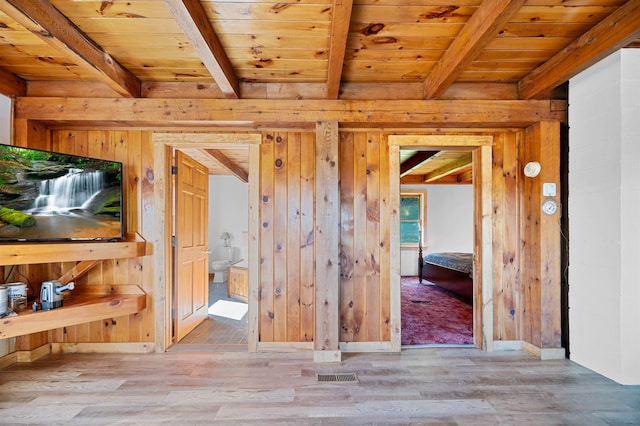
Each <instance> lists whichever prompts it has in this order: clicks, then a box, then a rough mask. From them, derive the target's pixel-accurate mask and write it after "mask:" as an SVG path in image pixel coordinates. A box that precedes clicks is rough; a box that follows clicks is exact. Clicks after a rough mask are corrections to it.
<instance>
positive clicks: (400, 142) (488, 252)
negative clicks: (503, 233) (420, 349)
mask: <svg viewBox="0 0 640 426" xmlns="http://www.w3.org/2000/svg"><path fill="white" fill-rule="evenodd" d="M493 141H494V136H493V135H486V134H473V133H471V134H462V133H455V134H449V135H443V134H439V135H428V134H405V135H389V136H388V144H389V179H390V186H391V191H390V194H389V204H390V206H392V209H398V208H399V206H400V148H401V147H403V148H406V147H410V148H425V149H426V148H441V149H444V148H449V149H471V150H473V187H474V191H473V199H474V202H473V205H474V226H473V229H474V237H473V240H474V259H473V263H474V268H473V296H474V302H473V341H474V345H475V346H476V347H477V348H481V349H483V350H487V351H492V350H493V297H492V294H493V266H492V265H493V250H492V245H493V238H492V235H493V234H492V208H491V205H492V179H493V173H492V145H493ZM390 225H391V247H390V251H391V253H390V257H391V274H390V275H391V282H390V283H389V284H390V286H391V288H390V299H391V300H390V303H391V307H390V308H391V312H390V313H391V323H392V324H394V325H396V326H393V327H391V333H392V334H391V346H392V350H394V351H400V349H401V320H400V318H401V298H400V289H401V287H400V281H401V279H400V216H399V215H398V214H392V215H391V224H390Z"/></svg>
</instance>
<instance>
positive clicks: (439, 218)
mask: <svg viewBox="0 0 640 426" xmlns="http://www.w3.org/2000/svg"><path fill="white" fill-rule="evenodd" d="M410 189H413V190H416V189H419V190H426V191H427V229H426V234H427V235H426V244H425V243H423V246H425V247H423V254H424V255H426V254H428V253H437V252H443V251H458V252H469V253H470V252H473V185H401V187H400V190H401V191H402V190H410ZM400 274H401V275H404V276H406V275H418V250H417V249H409V248H407V249H401V251H400Z"/></svg>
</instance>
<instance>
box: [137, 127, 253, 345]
mask: <svg viewBox="0 0 640 426" xmlns="http://www.w3.org/2000/svg"><path fill="white" fill-rule="evenodd" d="M261 142H262V135H261V134H260V133H168V132H167V133H153V134H152V143H153V154H154V170H153V172H152V173H153V176H152V179H151V180H152V181H153V203H154V205H153V210H154V220H155V224H156V226H155V229H154V239H153V262H154V271H155V273H156V277H155V280H154V286H153V294H154V298H153V309H154V313H153V316H154V320H155V321H154V322H155V329H154V342H155V351H156V352H165V351H166V350H167V349H168V348H169V347H170V346H171V345H172V344H173V342H172V332H171V331H172V329H171V327H172V323H173V321H172V308H173V294H172V284H173V278H172V277H173V253H172V247H171V236H172V220H173V189H174V188H173V180H172V178H171V166H172V164H173V151H174V150H175V149H180V148H194V147H196V148H213V149H215V148H224V147H230V146H238V145H248V147H249V170H250V172H249V247H248V249H249V256H248V257H249V259H248V272H249V300H248V302H249V303H248V305H249V311H248V314H247V315H248V336H247V337H248V351H249V352H257V347H258V282H259V268H260V256H259V251H258V249H259V247H260V234H259V222H260V216H259V206H260V186H259V183H260V181H259V179H260V143H261ZM142 208H143V209H144V208H145V206H142Z"/></svg>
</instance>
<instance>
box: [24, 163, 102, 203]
mask: <svg viewBox="0 0 640 426" xmlns="http://www.w3.org/2000/svg"><path fill="white" fill-rule="evenodd" d="M103 188H104V173H103V172H102V171H99V170H92V171H83V170H82V169H70V170H69V173H68V174H66V175H64V176H61V177H59V178H55V179H48V180H44V181H42V182H41V183H40V194H39V195H38V197H37V198H36V200H35V205H34V210H36V211H38V212H39V213H47V212H50V213H53V212H56V211H58V210H69V209H73V208H82V206H83V205H84V204H85V203H86V202H87V201H89V200H90V199H91V198H92V197H93V196H94V195H95V194H97V193H98V192H100V191H101V190H102V189H103Z"/></svg>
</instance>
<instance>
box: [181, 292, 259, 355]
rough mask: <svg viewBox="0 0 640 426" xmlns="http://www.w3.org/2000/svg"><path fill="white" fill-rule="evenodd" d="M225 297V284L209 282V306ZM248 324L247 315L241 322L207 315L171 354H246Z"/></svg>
mask: <svg viewBox="0 0 640 426" xmlns="http://www.w3.org/2000/svg"><path fill="white" fill-rule="evenodd" d="M218 300H233V299H230V298H228V297H227V282H226V281H225V282H221V283H214V282H213V280H211V281H209V306H211V305H213V304H214V303H215V302H216V301H218ZM248 330H249V324H248V319H247V315H245V316H244V318H243V319H241V320H234V319H229V318H224V317H217V316H212V315H209V316H208V317H207V319H206V320H205V321H204V322H203V323H202V324H200V325H199V326H197V327H196V328H195V329H194V330H193V331H192V332H191V333H189V334H187V335H186V336H185V337H184V338H183V339H182V340H181V341H180V342H179V343H178V344H176V345H173V346H172V347H171V348H170V349H169V350H170V351H171V352H177V351H180V352H193V351H205V352H206V351H209V352H246V351H247V350H248V343H247V342H248V341H247V338H248V334H249V332H248Z"/></svg>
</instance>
